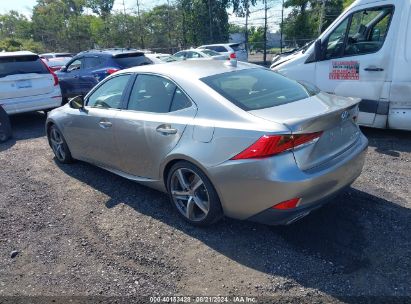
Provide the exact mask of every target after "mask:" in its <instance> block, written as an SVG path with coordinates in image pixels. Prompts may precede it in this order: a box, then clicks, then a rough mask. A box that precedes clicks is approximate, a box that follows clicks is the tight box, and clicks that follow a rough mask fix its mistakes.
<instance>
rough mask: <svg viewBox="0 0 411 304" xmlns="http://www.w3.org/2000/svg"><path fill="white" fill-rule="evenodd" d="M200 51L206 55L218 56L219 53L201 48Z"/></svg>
mask: <svg viewBox="0 0 411 304" xmlns="http://www.w3.org/2000/svg"><path fill="white" fill-rule="evenodd" d="M202 52H203V53H204V54H206V55H208V56H218V55H220V54H219V53H217V52H216V51H213V50H202Z"/></svg>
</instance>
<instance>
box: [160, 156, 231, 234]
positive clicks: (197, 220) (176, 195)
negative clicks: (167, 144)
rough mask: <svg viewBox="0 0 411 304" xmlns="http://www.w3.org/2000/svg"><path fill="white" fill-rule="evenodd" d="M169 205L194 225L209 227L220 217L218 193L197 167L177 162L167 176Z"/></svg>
mask: <svg viewBox="0 0 411 304" xmlns="http://www.w3.org/2000/svg"><path fill="white" fill-rule="evenodd" d="M166 185H167V191H168V195H169V198H170V202H171V204H172V205H173V207H174V208H175V209H176V210H177V212H178V214H179V215H180V216H181V217H182V218H183V219H184V220H186V221H187V222H189V223H190V224H192V225H195V226H209V225H211V224H213V223H215V222H217V221H218V220H220V219H221V218H222V217H223V210H222V208H221V203H220V199H219V197H218V194H217V192H216V190H215V188H214V186H213V184H212V183H211V181H210V180H209V178H208V177H207V176H206V175H205V174H204V172H203V171H202V170H201V169H199V168H198V167H197V166H195V165H193V164H191V163H189V162H187V161H179V162H177V163H176V164H174V165H173V166H172V167H171V169H170V170H169V172H168V175H167V184H166Z"/></svg>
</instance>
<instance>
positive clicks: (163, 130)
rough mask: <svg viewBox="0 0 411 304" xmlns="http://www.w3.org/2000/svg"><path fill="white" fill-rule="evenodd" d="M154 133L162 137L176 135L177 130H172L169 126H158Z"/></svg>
mask: <svg viewBox="0 0 411 304" xmlns="http://www.w3.org/2000/svg"><path fill="white" fill-rule="evenodd" d="M156 131H157V132H158V133H161V134H163V135H171V134H176V133H177V129H174V128H172V127H171V126H170V125H160V126H158V127H157V129H156Z"/></svg>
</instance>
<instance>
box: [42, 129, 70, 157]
mask: <svg viewBox="0 0 411 304" xmlns="http://www.w3.org/2000/svg"><path fill="white" fill-rule="evenodd" d="M47 135H48V139H49V142H50V146H51V148H52V149H53V152H54V155H55V156H56V158H57V160H58V161H59V162H60V163H63V164H68V163H71V162H73V157H72V156H71V153H70V150H69V148H68V146H67V143H66V140H65V139H64V137H63V134H61V132H60V130H59V129H58V128H57V127H56V126H55V125H52V126H51V127H50V129H49V132H48V134H47Z"/></svg>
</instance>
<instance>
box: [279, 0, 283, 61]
mask: <svg viewBox="0 0 411 304" xmlns="http://www.w3.org/2000/svg"><path fill="white" fill-rule="evenodd" d="M283 29H284V0H282V4H281V28H280V31H281V32H280V53H282V52H283Z"/></svg>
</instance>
